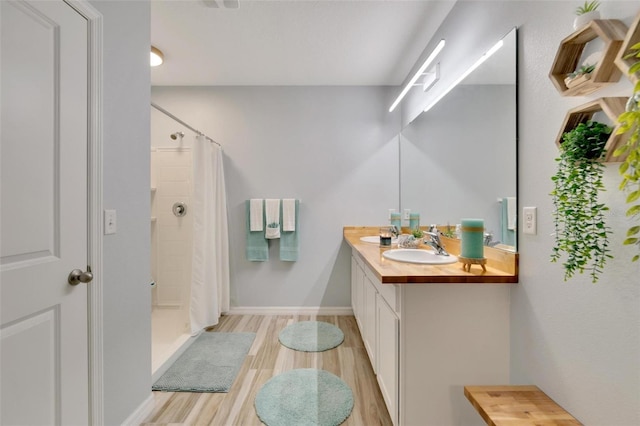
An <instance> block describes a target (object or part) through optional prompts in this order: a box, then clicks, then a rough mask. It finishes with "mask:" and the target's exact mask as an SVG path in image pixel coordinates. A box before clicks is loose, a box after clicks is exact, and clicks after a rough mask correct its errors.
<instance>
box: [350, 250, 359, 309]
mask: <svg viewBox="0 0 640 426" xmlns="http://www.w3.org/2000/svg"><path fill="white" fill-rule="evenodd" d="M358 267H359V266H358V262H356V258H355V257H353V256H351V309H353V316H354V317H356V320H357V319H358V302H357V301H358Z"/></svg>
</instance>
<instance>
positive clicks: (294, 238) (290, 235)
mask: <svg viewBox="0 0 640 426" xmlns="http://www.w3.org/2000/svg"><path fill="white" fill-rule="evenodd" d="M299 212H300V200H296V207H295V217H296V219H295V230H294V231H281V232H280V260H284V261H286V262H295V261H296V260H298V253H299V251H300V250H299V241H298V233H299V231H300V221H299V220H298V216H299ZM280 223H282V203H280Z"/></svg>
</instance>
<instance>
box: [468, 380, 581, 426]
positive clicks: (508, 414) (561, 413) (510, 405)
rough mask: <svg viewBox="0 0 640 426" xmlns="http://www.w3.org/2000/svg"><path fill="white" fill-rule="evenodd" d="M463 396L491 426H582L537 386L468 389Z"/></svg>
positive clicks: (469, 387) (473, 387)
mask: <svg viewBox="0 0 640 426" xmlns="http://www.w3.org/2000/svg"><path fill="white" fill-rule="evenodd" d="M464 395H465V396H466V397H467V399H468V400H469V402H471V405H473V406H474V407H475V409H476V410H478V413H479V414H480V415H481V416H482V418H483V419H484V421H485V422H487V424H488V425H490V426H507V425H509V426H537V425H547V426H553V425H557V426H560V425H562V426H579V425H582V423H580V422H579V421H578V420H576V419H575V418H574V417H573V416H572V415H571V414H569V413H568V412H567V411H565V410H564V409H563V408H562V407H560V406H559V405H558V404H556V403H555V402H554V401H553V400H552V399H551V398H549V397H548V396H547V395H546V394H545V393H544V392H542V391H541V390H540V389H539V388H538V387H537V386H465V387H464Z"/></svg>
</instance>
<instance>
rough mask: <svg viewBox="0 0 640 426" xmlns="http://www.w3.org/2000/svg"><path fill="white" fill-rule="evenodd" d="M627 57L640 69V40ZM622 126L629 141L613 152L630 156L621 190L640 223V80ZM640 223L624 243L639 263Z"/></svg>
mask: <svg viewBox="0 0 640 426" xmlns="http://www.w3.org/2000/svg"><path fill="white" fill-rule="evenodd" d="M623 59H625V60H629V59H636V61H635V63H633V64H632V65H631V67H630V68H629V75H634V74H635V73H636V72H638V71H640V43H636V44H634V45H633V46H631V49H630V53H628V54H627V55H625V56H624V57H623ZM618 122H619V123H620V128H619V129H618V132H617V133H618V134H623V133H627V132H630V135H629V138H628V139H627V141H626V142H625V143H624V144H623V145H622V146H620V147H618V148H617V149H616V150H615V151H614V153H613V155H614V156H622V155H626V156H627V157H626V158H625V160H624V161H623V162H622V163H621V164H620V168H619V169H618V171H619V173H620V175H621V176H622V181H621V182H620V186H619V188H620V190H621V191H624V192H625V193H626V195H627V198H626V203H627V205H628V208H627V217H631V218H633V219H634V220H635V221H636V222H640V80H639V81H638V82H637V83H636V85H635V87H634V89H633V94H632V95H631V97H630V98H629V101H628V102H627V106H626V109H625V112H623V113H622V114H620V116H619V117H618ZM639 237H640V225H633V226H631V227H630V228H629V229H628V230H627V235H626V239H625V240H624V242H623V244H625V245H633V246H636V249H637V250H638V252H639V253H637V254H636V255H634V256H633V258H632V259H631V260H632V261H633V262H637V261H638V259H640V238H639Z"/></svg>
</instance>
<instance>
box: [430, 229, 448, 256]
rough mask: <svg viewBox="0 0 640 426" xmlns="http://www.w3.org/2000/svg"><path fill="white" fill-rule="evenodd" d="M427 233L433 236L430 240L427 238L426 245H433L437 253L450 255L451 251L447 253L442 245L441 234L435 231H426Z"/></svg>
mask: <svg viewBox="0 0 640 426" xmlns="http://www.w3.org/2000/svg"><path fill="white" fill-rule="evenodd" d="M425 234H426V235H428V236H429V237H431V239H430V240H429V241H426V240H425V242H424V243H425V244H426V245H428V246H430V247H432V248H433V250H434V251H435V252H436V254H439V255H442V256H449V253H447V251H446V250H445V249H444V247H443V246H442V243H441V242H440V236H439V235H438V234H436V233H435V232H425Z"/></svg>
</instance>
